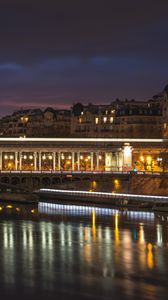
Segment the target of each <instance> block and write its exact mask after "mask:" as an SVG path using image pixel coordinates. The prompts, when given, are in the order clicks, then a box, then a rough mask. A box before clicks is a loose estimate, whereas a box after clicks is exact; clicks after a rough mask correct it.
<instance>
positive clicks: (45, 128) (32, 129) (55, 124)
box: [0, 107, 70, 137]
mask: <svg viewBox="0 0 168 300" xmlns="http://www.w3.org/2000/svg"><path fill="white" fill-rule="evenodd" d="M0 128H1V136H7V137H10V136H12V137H20V136H27V137H30V136H32V137H33V136H37V137H42V136H43V137H50V136H53V137H55V136H58V137H59V136H66V135H67V134H70V111H69V110H55V109H53V108H50V107H48V108H46V109H45V110H44V111H42V110H41V109H27V110H19V111H16V112H14V113H13V114H12V115H11V116H6V117H3V118H2V119H1V120H0Z"/></svg>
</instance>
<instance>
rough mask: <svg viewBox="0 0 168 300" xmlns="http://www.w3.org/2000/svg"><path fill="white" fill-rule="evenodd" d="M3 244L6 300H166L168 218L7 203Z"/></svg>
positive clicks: (1, 219) (0, 275)
mask: <svg viewBox="0 0 168 300" xmlns="http://www.w3.org/2000/svg"><path fill="white" fill-rule="evenodd" d="M0 240H1V242H0V295H1V298H2V299H13V298H15V299H25V300H26V299H42V300H43V299H95V300H96V299H97V300H99V299H100V300H105V299H120V300H122V299H167V294H168V218H167V216H158V215H155V214H154V213H153V212H140V211H127V210H123V211H122V210H114V209H110V208H106V209H104V208H96V207H86V206H71V205H61V204H54V205H51V204H47V203H40V204H39V205H38V207H37V206H29V205H27V206H24V205H13V204H1V206H0Z"/></svg>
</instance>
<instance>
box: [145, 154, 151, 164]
mask: <svg viewBox="0 0 168 300" xmlns="http://www.w3.org/2000/svg"><path fill="white" fill-rule="evenodd" d="M146 160H147V162H148V163H151V161H152V157H151V156H150V155H148V156H147V158H146Z"/></svg>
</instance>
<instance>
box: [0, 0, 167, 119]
mask: <svg viewBox="0 0 168 300" xmlns="http://www.w3.org/2000/svg"><path fill="white" fill-rule="evenodd" d="M167 9H168V3H166V1H160V2H159V3H153V2H152V1H148V3H146V2H145V1H141V3H135V2H134V1H126V2H124V3H122V2H121V1H120V2H118V3H112V1H105V2H104V1H100V2H99V3H97V2H95V1H92V3H89V2H88V1H85V2H82V1H71V3H69V2H67V1H61V3H58V2H55V1H48V2H47V3H46V1H38V0H37V1H35V2H34V1H26V2H24V3H22V1H19V0H18V1H14V2H13V1H11V0H9V1H6V2H5V3H3V4H2V5H1V12H0V20H1V21H0V23H1V26H0V38H1V47H0V91H1V92H0V104H1V115H5V114H8V113H11V112H12V111H14V110H17V109H20V108H21V107H23V108H24V107H40V108H44V107H47V106H52V107H58V108H60V107H63V108H69V107H70V106H71V105H72V104H73V103H75V102H82V103H83V104H86V103H89V102H92V103H93V104H94V103H95V104H101V103H102V102H106V103H109V102H111V101H112V100H114V99H115V98H121V99H124V98H129V99H132V98H135V99H136V100H146V99H148V98H151V97H152V96H153V95H155V94H157V93H158V92H159V91H161V90H163V88H164V86H165V85H166V84H167V80H168V76H167V66H168V58H167V50H168V40H167V39H166V35H167V31H168V21H167Z"/></svg>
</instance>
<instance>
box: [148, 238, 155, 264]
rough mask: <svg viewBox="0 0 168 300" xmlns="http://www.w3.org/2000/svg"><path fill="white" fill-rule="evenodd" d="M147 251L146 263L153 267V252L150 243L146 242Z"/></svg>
mask: <svg viewBox="0 0 168 300" xmlns="http://www.w3.org/2000/svg"><path fill="white" fill-rule="evenodd" d="M147 249H148V253H147V264H148V268H149V269H153V267H154V259H153V252H152V244H151V243H148V245H147Z"/></svg>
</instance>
